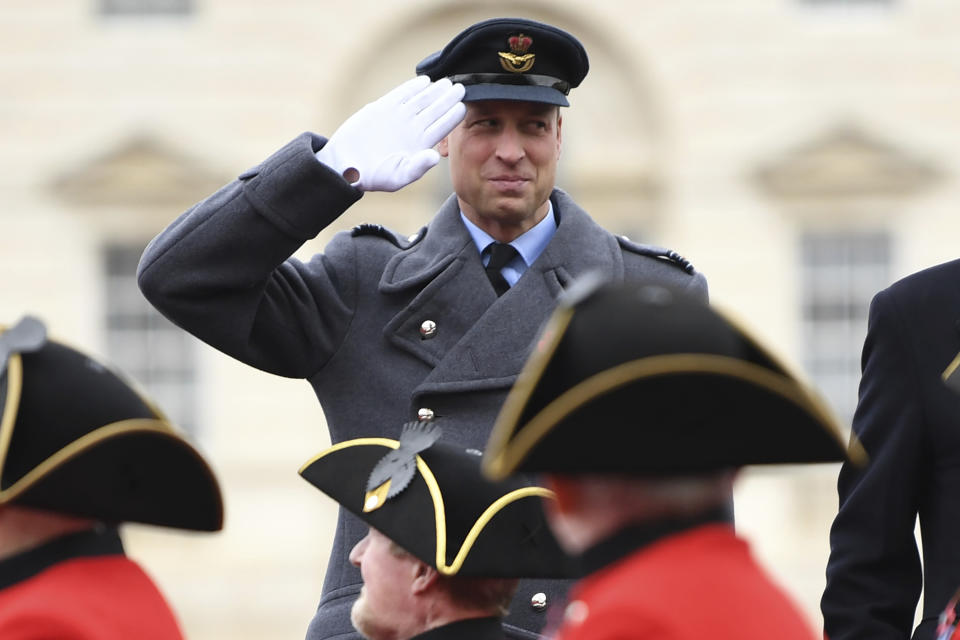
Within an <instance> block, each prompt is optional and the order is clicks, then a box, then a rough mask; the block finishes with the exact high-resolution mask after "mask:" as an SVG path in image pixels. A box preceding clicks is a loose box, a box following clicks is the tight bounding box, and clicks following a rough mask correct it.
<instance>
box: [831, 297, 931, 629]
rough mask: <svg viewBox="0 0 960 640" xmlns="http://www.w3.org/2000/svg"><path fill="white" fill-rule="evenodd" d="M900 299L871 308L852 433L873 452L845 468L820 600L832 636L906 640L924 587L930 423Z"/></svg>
mask: <svg viewBox="0 0 960 640" xmlns="http://www.w3.org/2000/svg"><path fill="white" fill-rule="evenodd" d="M909 345H910V337H909V336H908V335H907V332H906V331H905V328H904V324H903V318H902V314H901V312H900V310H899V309H898V307H897V301H896V298H895V297H894V296H893V295H892V294H891V293H890V291H889V290H887V291H884V292H881V293H879V294H877V296H876V297H875V298H874V300H873V302H872V303H871V305H870V319H869V324H868V331H867V339H866V342H865V343H864V347H863V361H862V366H863V377H862V378H861V381H860V399H859V403H858V405H857V410H856V413H855V415H854V419H853V431H854V433H856V435H857V436H858V437H859V438H860V440H861V442H862V444H863V446H864V448H865V449H866V451H867V453H868V455H869V456H870V462H869V463H868V465H867V466H866V467H865V468H863V469H858V468H856V467H854V466H853V465H850V464H848V463H845V464H844V465H843V467H842V468H841V470H840V477H839V481H838V483H837V488H838V493H839V497H840V509H839V512H838V514H837V517H836V519H835V520H834V523H833V527H832V529H831V531H830V560H829V563H828V565H827V587H826V590H825V591H824V594H823V599H822V601H821V609H822V611H823V616H824V631H825V634H826V635H827V637H829V638H830V640H852V639H854V638H863V639H864V640H867V639H869V640H883V639H885V638H902V639H905V638H909V637H910V632H911V629H912V627H913V620H914V611H915V609H916V605H917V599H918V597H919V595H920V589H921V570H920V559H919V556H918V553H917V545H916V542H915V539H914V525H915V522H916V517H917V510H918V486H919V485H920V483H921V482H922V476H923V474H924V466H923V464H922V460H923V449H924V438H925V434H924V425H923V413H922V409H921V406H920V405H921V403H920V390H919V388H918V380H920V376H919V373H918V368H917V365H916V361H915V359H914V356H913V354H912V353H911V349H910V346H909Z"/></svg>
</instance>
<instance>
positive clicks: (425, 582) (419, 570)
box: [410, 560, 440, 595]
mask: <svg viewBox="0 0 960 640" xmlns="http://www.w3.org/2000/svg"><path fill="white" fill-rule="evenodd" d="M439 578H440V572H439V571H437V570H436V569H434V568H433V567H431V566H430V565H428V564H427V563H425V562H421V561H419V560H418V561H417V564H416V565H414V567H413V581H412V582H411V583H410V589H411V590H412V592H413V593H414V595H420V594H421V593H423V592H425V591H427V590H428V589H429V588H430V587H432V586H433V585H434V584H435V583H436V582H437V580H438V579H439Z"/></svg>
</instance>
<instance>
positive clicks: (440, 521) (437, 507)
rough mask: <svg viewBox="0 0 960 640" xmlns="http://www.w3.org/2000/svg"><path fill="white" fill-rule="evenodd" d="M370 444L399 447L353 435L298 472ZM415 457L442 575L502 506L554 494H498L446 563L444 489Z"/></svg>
mask: <svg viewBox="0 0 960 640" xmlns="http://www.w3.org/2000/svg"><path fill="white" fill-rule="evenodd" d="M371 445H372V446H382V447H388V448H390V449H397V448H399V447H400V443H399V441H397V440H392V439H390V438H356V439H354V440H345V441H344V442H340V443H338V444H335V445H333V446H332V447H330V448H328V449H326V450H324V451H321V452H320V453H318V454H317V455H316V456H314V457H313V458H311V459H310V460H308V461H307V462H305V463H304V464H303V465H302V466H301V467H300V470H299V473H300V474H301V475H302V474H303V472H304V471H306V470H307V469H308V468H309V467H310V466H311V465H313V464H314V463H315V462H317V461H318V460H320V459H321V458H324V457H326V456H327V455H329V454H331V453H334V452H335V451H339V450H341V449H347V448H350V447H355V446H371ZM416 458H417V470H418V471H419V472H420V476H421V477H422V478H423V481H424V482H425V483H426V485H427V490H428V491H429V492H430V498H431V500H432V501H433V513H434V523H435V526H436V540H437V542H436V554H435V559H434V565H435V568H436V569H437V571H439V572H440V573H442V574H443V575H447V576H452V575H456V574H457V572H458V571H460V568H461V567H462V566H463V563H464V562H465V561H466V559H467V556H468V555H469V554H470V550H471V549H472V548H473V545H474V543H475V542H476V540H477V538H478V537H479V536H480V533H481V532H482V531H483V529H484V527H486V526H487V524H488V523H489V522H490V520H491V519H493V517H494V516H495V515H496V514H497V513H499V512H500V511H501V510H503V508H504V507H506V506H507V505H509V504H511V503H513V502H516V501H517V500H521V499H523V498H527V497H532V496H539V497H544V498H553V497H554V493H553V492H552V491H550V490H549V489H545V488H543V487H537V486H530V487H521V488H519V489H514V490H513V491H510V492H508V493H506V494H504V495H502V496H500V497H499V498H497V499H496V500H494V501H493V502H492V503H491V504H490V505H489V506H488V507H487V508H486V509H485V510H484V511H483V513H481V514H480V517H479V518H477V520H476V521H475V522H474V523H473V526H471V527H470V531H468V532H467V536H466V538H464V540H463V544H461V545H460V549H459V550H458V551H457V554H456V556H454V559H453V562H451V563H450V564H447V562H446V560H447V517H446V510H445V507H444V501H443V491H441V489H440V485H439V484H438V483H437V478H436V476H434V475H433V471H431V470H430V467H429V466H427V463H426V462H425V461H424V460H423V458H421V457H420V455H419V454H418V455H417V456H416ZM367 495H369V494H367ZM362 506H363V505H361V508H362ZM363 511H364V512H366V511H367V509H363ZM384 535H386V534H384ZM387 537H388V538H389V537H390V536H389V535H388V536H387Z"/></svg>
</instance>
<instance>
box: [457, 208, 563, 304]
mask: <svg viewBox="0 0 960 640" xmlns="http://www.w3.org/2000/svg"><path fill="white" fill-rule="evenodd" d="M460 219H461V220H463V224H465V225H466V226H467V231H469V232H470V237H471V238H472V239H473V243H474V244H475V245H477V251H479V252H480V255H481V259H482V261H483V264H484V266H486V264H487V262H489V261H490V256H489V255H484V254H483V250H484V249H486V248H487V246H488V245H490V244H491V243H493V242H496V240H494V239H493V236H491V235H490V234H489V233H487V232H486V231H484V230H483V229H481V228H480V227H478V226H477V225H475V224H473V223H472V222H470V221H469V220H467V216H465V215H463V211H461V212H460ZM556 231H557V221H556V219H555V218H554V216H553V203H552V202H550V201H549V200H547V215H545V216H543V220H541V221H540V222H538V223H537V224H536V225H534V226H533V227H532V228H531V229H529V230H527V231H525V232H523V233H522V234H520V235H519V236H517V237H516V238H514V239H513V240H512V241H511V242H510V244H511V245H513V248H514V249H516V250H517V253H519V254H520V255H518V256H517V257H516V258H514V259H513V260H511V261H510V262H508V263H507V264H506V266H505V267H503V269H501V270H500V273H502V274H503V278H504V279H505V280H506V281H507V284H509V285H510V286H511V287H512V286H513V285H515V284H516V283H517V280H519V279H520V276H522V275H523V274H524V272H525V271H526V270H527V268H528V267H529V266H530V265H532V264H533V263H534V261H535V260H536V259H537V258H539V257H540V254H541V253H543V250H544V249H546V248H547V245H548V244H550V239H551V238H553V234H554V233H556Z"/></svg>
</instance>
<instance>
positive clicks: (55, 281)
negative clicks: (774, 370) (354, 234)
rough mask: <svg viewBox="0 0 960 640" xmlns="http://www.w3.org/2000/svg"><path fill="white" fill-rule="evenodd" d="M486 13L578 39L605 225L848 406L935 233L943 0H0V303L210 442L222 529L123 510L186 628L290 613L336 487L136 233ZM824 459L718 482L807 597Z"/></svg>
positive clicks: (825, 515)
mask: <svg viewBox="0 0 960 640" xmlns="http://www.w3.org/2000/svg"><path fill="white" fill-rule="evenodd" d="M495 15H524V16H528V17H533V18H538V19H542V20H545V21H548V22H551V23H553V24H556V25H559V26H561V27H564V28H567V29H568V30H570V31H572V32H574V33H576V34H577V35H578V36H579V37H580V38H581V39H582V41H583V42H584V44H585V46H586V48H587V50H588V51H589V53H590V58H591V72H590V74H589V75H588V77H587V79H586V81H585V82H584V84H583V85H582V87H581V88H580V89H578V90H575V91H574V93H573V94H572V95H571V103H572V107H571V108H570V109H569V110H566V111H565V112H564V127H563V135H564V141H563V144H564V154H563V159H562V160H561V171H560V177H559V179H560V184H561V186H562V187H563V188H565V189H566V190H568V191H570V192H571V193H572V194H573V195H574V197H575V198H576V199H577V200H578V201H579V202H580V203H581V204H582V205H583V206H584V207H585V208H586V209H587V210H588V211H590V212H592V214H593V215H594V217H596V218H597V219H598V220H599V221H600V222H601V223H602V224H604V225H605V226H607V227H608V228H610V229H612V230H614V231H617V232H619V233H624V234H626V235H629V236H630V237H631V238H633V239H637V240H640V241H644V242H650V243H654V244H661V245H665V246H669V247H671V248H674V249H675V250H677V251H678V252H680V253H681V254H683V255H685V256H686V257H688V258H689V259H690V260H691V261H692V262H693V263H694V264H695V265H696V266H697V268H699V269H700V270H702V271H703V272H704V273H706V275H707V277H708V279H709V281H710V286H711V294H712V298H713V300H714V301H716V302H717V303H718V304H722V305H723V306H725V307H727V308H728V309H730V310H732V311H733V312H734V313H735V314H736V315H738V316H740V317H741V318H742V319H743V321H744V322H745V323H746V324H748V325H749V326H750V327H752V328H753V329H755V330H756V331H757V332H758V333H759V334H760V335H761V336H763V337H764V338H765V339H766V340H767V341H768V342H769V343H770V344H772V345H774V346H775V347H776V348H777V349H778V351H779V352H780V353H781V354H782V355H783V356H784V357H785V358H786V359H788V360H789V361H791V362H794V363H796V364H797V366H798V367H801V368H803V369H804V370H805V372H806V374H807V375H808V376H810V377H812V378H813V379H814V380H815V381H817V382H818V383H819V384H820V385H821V388H822V389H823V390H824V393H825V395H826V396H827V397H828V399H829V400H830V402H831V403H832V404H833V406H834V408H835V409H836V410H837V411H838V413H839V414H840V415H841V416H843V419H844V420H845V421H847V420H849V415H850V412H851V411H852V407H853V405H854V403H855V399H856V383H857V379H858V370H857V366H858V359H859V350H860V346H861V343H862V340H863V336H864V334H865V321H866V310H867V304H868V302H869V300H870V297H871V296H872V295H873V293H874V292H875V291H876V290H878V289H880V288H882V287H884V286H886V285H887V284H889V283H890V282H892V281H893V280H895V279H897V278H898V277H901V276H903V275H905V274H907V273H909V272H912V271H915V270H918V269H921V268H924V267H926V266H930V265H933V264H936V263H939V262H943V261H946V260H949V259H952V258H955V257H957V254H958V249H957V247H958V242H957V239H958V238H960V216H958V215H957V214H956V213H955V209H956V207H957V203H958V202H960V185H958V184H957V181H956V179H955V175H956V173H957V169H956V168H957V167H958V166H960V39H958V38H957V37H956V33H957V32H958V31H960V7H958V6H954V3H951V2H947V1H945V0H731V1H727V2H712V1H710V0H671V1H670V2H662V1H661V0H631V1H626V0H595V1H594V2H590V3H583V2H574V1H573V0H552V1H550V2H547V1H545V0H544V1H540V2H519V3H518V2H513V3H501V2H468V1H462V0H446V1H438V0H430V1H428V0H398V1H396V2H391V3H383V2H378V1H375V0H354V1H353V2H349V3H335V2H331V1H330V0H275V1H274V2H270V3H262V2H254V1H252V0H83V1H80V0H44V2H34V1H31V0H7V1H6V2H4V3H3V4H2V6H0V61H2V62H0V194H2V197H0V202H2V203H3V206H2V208H0V274H2V278H3V283H4V286H3V293H4V295H3V296H0V322H10V321H13V320H15V319H16V318H17V317H19V315H21V314H22V313H24V312H26V311H30V312H33V313H36V314H38V315H41V316H42V317H44V318H45V319H46V320H47V322H48V324H49V325H50V328H51V331H52V332H53V333H54V334H55V335H56V336H58V337H60V338H62V339H65V340H67V341H70V342H72V343H74V344H76V345H82V346H84V347H86V348H88V349H90V350H92V351H94V352H95V353H97V354H99V355H101V356H103V357H105V358H107V359H110V360H112V361H114V362H116V363H118V364H119V365H120V366H122V367H123V368H125V369H126V370H128V371H130V372H132V373H133V374H134V375H135V376H136V377H137V378H138V379H140V380H141V382H142V383H144V384H145V385H146V386H147V387H149V388H150V389H151V391H152V392H153V393H154V394H155V395H156V397H157V398H158V399H159V401H160V403H161V404H162V406H164V407H165V408H166V409H167V411H168V412H169V413H170V414H171V415H173V416H174V418H175V419H176V420H177V421H178V422H180V423H181V424H182V425H183V426H184V427H185V428H187V429H188V430H190V431H191V432H193V433H194V434H195V436H196V438H197V440H198V442H199V443H200V445H201V447H202V448H203V449H204V451H205V452H206V453H207V454H208V456H209V457H210V458H211V459H212V461H213V463H214V465H215V467H216V469H217V470H218V472H219V473H220V475H221V479H222V482H223V487H224V490H225V492H226V497H227V529H226V530H225V532H223V533H222V534H220V535H215V536H200V535H197V536H183V535H181V534H177V533H173V532H164V531H157V530H153V529H147V528H139V527H130V528H129V529H128V531H127V536H128V540H129V547H130V549H131V552H132V555H134V556H135V557H137V558H139V559H141V560H142V561H143V563H144V564H145V565H146V566H147V567H148V569H149V570H150V571H151V572H152V574H153V575H154V576H155V577H156V578H157V580H158V582H160V584H161V585H162V586H163V588H164V589H165V590H166V592H167V593H168V595H169V597H170V599H171V601H172V602H173V604H174V606H175V607H176V608H177V610H178V612H179V614H180V616H181V619H182V621H183V624H184V627H185V629H186V631H187V633H188V635H189V637H191V638H194V639H197V640H203V639H206V638H210V639H213V638H223V637H232V638H237V639H244V638H265V637H269V638H299V637H302V634H303V631H304V629H305V628H306V623H307V621H308V620H309V619H310V617H311V615H312V612H313V608H314V606H315V605H316V602H317V600H318V596H319V592H320V585H321V581H322V576H323V570H324V566H323V564H324V562H325V557H326V553H327V550H328V548H329V544H330V541H331V539H332V530H331V524H332V523H333V521H334V508H333V506H332V505H331V504H329V501H327V500H325V499H324V498H323V497H322V496H320V495H319V494H318V493H317V492H316V491H315V490H313V489H312V488H310V487H309V486H308V485H307V484H306V483H304V482H303V481H302V480H300V478H299V477H298V476H297V474H296V470H297V468H298V466H299V465H300V464H301V463H302V462H304V461H305V460H306V459H307V458H309V457H310V456H311V455H312V454H313V453H315V452H316V451H318V450H320V449H321V448H322V447H323V446H325V444H326V443H327V436H326V433H325V429H324V426H323V416H322V413H321V412H320V410H319V407H318V406H317V404H316V401H315V399H314V397H313V395H312V392H311V390H310V388H309V386H308V385H307V384H305V383H303V382H297V381H289V380H284V379H280V378H275V377H272V376H269V375H267V374H263V373H259V372H257V371H254V370H251V369H248V368H246V367H244V366H242V365H239V364H237V363H235V362H233V361H232V360H230V359H228V358H226V357H224V356H222V355H220V354H218V353H216V352H214V351H213V350H211V349H209V348H207V347H205V346H203V345H201V344H198V343H196V342H195V341H194V340H192V339H191V338H188V337H186V336H184V335H183V334H182V333H181V332H179V331H176V330H174V329H172V328H171V327H170V326H169V325H167V324H166V323H165V322H164V321H162V320H160V319H158V318H157V317H156V316H155V315H153V314H152V313H151V312H150V310H149V309H148V308H146V307H145V305H144V303H143V302H142V300H140V299H139V297H138V294H137V292H136V289H135V286H134V283H133V269H134V268H135V264H136V259H137V257H138V256H139V252H140V251H141V250H142V248H143V246H144V245H145V243H146V242H147V241H148V240H149V238H151V237H152V236H153V235H154V234H155V233H157V232H158V231H159V230H160V229H161V228H163V226H164V225H165V224H166V223H168V222H169V221H171V220H172V219H173V218H174V217H175V216H176V215H177V214H178V213H179V212H180V211H182V210H183V209H185V208H186V207H187V206H189V205H190V204H191V203H193V202H195V201H196V200H198V199H200V198H202V197H204V196H205V195H207V194H208V193H210V192H212V191H213V190H214V189H215V188H216V187H217V186H219V185H220V184H222V183H224V182H226V181H227V180H229V179H231V178H232V177H233V176H235V175H236V174H238V173H239V172H241V171H243V170H244V169H246V168H247V167H249V166H251V165H253V164H255V163H257V162H258V161H259V160H261V159H262V158H264V157H265V156H266V155H268V154H269V153H271V152H272V151H273V150H275V149H276V148H278V147H279V146H280V145H282V144H283V143H284V142H286V141H287V140H288V139H290V138H292V137H293V136H294V135H296V134H297V133H299V132H300V131H303V130H313V131H317V132H320V133H327V134H329V133H331V132H332V131H333V129H334V128H335V127H336V126H337V124H339V123H340V122H341V121H342V120H343V119H344V118H345V117H346V116H348V115H349V114H350V113H352V112H353V111H354V110H355V109H357V108H359V107H360V106H361V105H362V104H363V103H365V102H366V101H369V100H372V99H374V98H376V97H377V96H379V95H380V94H382V93H383V92H384V91H386V90H387V89H389V88H391V87H392V86H394V85H395V84H397V83H399V82H400V81H401V80H403V79H405V78H407V77H409V76H410V75H411V74H412V71H413V67H414V65H415V64H416V63H417V62H418V61H419V60H420V59H421V58H422V57H423V56H424V55H426V54H427V53H430V52H431V51H433V50H435V49H437V48H439V47H440V46H442V45H443V44H444V43H445V42H446V41H447V39H448V38H449V37H450V36H451V35H452V34H453V33H455V32H456V31H459V30H460V29H461V28H463V27H464V26H466V25H467V24H469V23H471V22H473V21H475V20H478V19H482V18H486V17H491V16H495ZM445 171H446V170H445V168H444V167H443V166H442V165H441V166H440V167H438V168H437V169H435V170H434V171H432V172H431V174H429V175H428V176H427V177H426V178H425V179H424V180H422V181H421V182H420V183H417V184H415V185H413V186H411V187H410V188H408V189H405V190H404V191H401V192H399V193H397V194H369V195H367V196H365V197H364V198H363V199H362V200H361V202H359V203H358V204H357V205H356V206H355V207H353V208H352V209H351V210H350V211H349V212H348V213H347V214H345V215H344V216H343V218H342V220H341V221H340V222H338V224H337V225H335V226H336V230H339V229H346V228H349V227H351V226H353V225H355V224H358V223H361V222H367V221H375V222H379V223H382V224H385V225H387V226H390V227H392V228H394V229H396V230H398V231H402V232H404V233H411V232H413V231H415V230H417V229H418V228H419V227H420V226H421V225H422V224H423V223H424V222H426V220H427V219H428V218H429V216H430V215H431V213H432V212H433V210H434V209H435V207H436V206H437V204H438V203H439V201H440V200H441V199H442V198H443V197H444V196H445V195H446V190H447V187H446V175H445ZM330 233H332V230H331V231H330V232H329V233H328V232H325V233H324V234H322V235H321V236H320V237H319V238H317V239H316V240H315V241H313V242H311V243H309V244H308V245H307V246H305V247H304V249H303V250H302V253H303V255H309V254H310V253H312V252H314V251H317V250H319V249H320V248H322V246H323V245H324V243H325V241H326V240H327V239H328V238H329V235H330ZM836 473H837V467H836V466H829V465H828V466H823V467H818V468H810V469H802V470H799V469H798V470H777V471H753V470H748V471H747V472H746V474H745V476H746V477H745V478H744V480H743V482H742V483H741V485H740V488H739V490H738V491H739V492H738V497H737V518H738V525H739V527H740V529H741V531H742V532H743V533H744V534H745V535H746V536H748V537H749V538H751V539H752V540H753V542H754V544H755V546H756V550H757V552H758V553H759V554H760V556H761V557H762V558H763V560H764V561H765V562H767V563H768V566H770V567H771V568H772V570H773V572H774V573H775V574H776V576H777V577H778V578H779V579H780V580H781V581H782V582H783V584H784V585H785V586H786V587H787V589H788V590H789V591H790V592H791V593H792V594H793V595H794V596H795V597H796V598H797V599H798V600H799V601H800V602H801V603H802V605H803V607H804V609H805V611H806V612H807V613H808V615H809V616H810V619H811V621H812V623H813V624H814V625H815V626H819V625H820V624H821V622H820V618H819V611H818V600H819V596H820V591H821V590H822V588H823V582H824V578H823V569H824V566H825V563H826V557H827V551H828V542H827V533H828V528H829V525H830V522H831V519H832V517H833V513H834V512H835V510H836V493H835V489H834V483H835V478H836Z"/></svg>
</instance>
